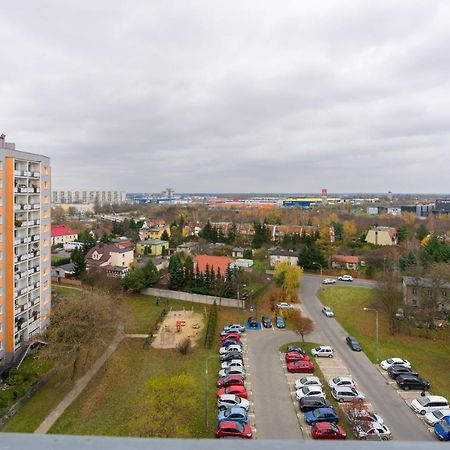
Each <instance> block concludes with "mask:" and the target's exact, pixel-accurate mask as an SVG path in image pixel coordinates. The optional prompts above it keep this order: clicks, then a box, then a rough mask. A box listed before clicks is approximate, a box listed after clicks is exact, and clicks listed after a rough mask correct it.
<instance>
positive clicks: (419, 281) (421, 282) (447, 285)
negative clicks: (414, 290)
mask: <svg viewBox="0 0 450 450" xmlns="http://www.w3.org/2000/svg"><path fill="white" fill-rule="evenodd" d="M403 282H404V283H405V284H406V286H413V287H414V286H418V287H427V288H439V289H441V288H444V289H450V282H448V281H446V282H443V283H440V284H438V283H437V282H435V283H433V280H431V279H430V278H420V277H403Z"/></svg>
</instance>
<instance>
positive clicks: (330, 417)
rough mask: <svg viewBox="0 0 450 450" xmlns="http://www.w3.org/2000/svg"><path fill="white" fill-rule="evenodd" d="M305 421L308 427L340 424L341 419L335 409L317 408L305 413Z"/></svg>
mask: <svg viewBox="0 0 450 450" xmlns="http://www.w3.org/2000/svg"><path fill="white" fill-rule="evenodd" d="M305 421H306V423H307V424H308V425H312V424H313V423H318V422H339V417H338V415H337V414H336V411H335V410H334V409H333V408H317V409H314V410H313V411H308V412H307V413H305Z"/></svg>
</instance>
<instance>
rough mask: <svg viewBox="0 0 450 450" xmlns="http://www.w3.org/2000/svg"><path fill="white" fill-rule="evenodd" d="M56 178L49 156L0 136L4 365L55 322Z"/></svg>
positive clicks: (0, 345) (0, 358)
mask: <svg viewBox="0 0 450 450" xmlns="http://www.w3.org/2000/svg"><path fill="white" fill-rule="evenodd" d="M50 182H51V171H50V160H49V158H47V157H46V156H42V155H38V154H33V153H27V152H23V151H18V150H16V148H15V144H12V143H7V142H6V141H5V136H4V135H1V136H0V194H1V207H0V236H1V239H0V274H1V275H0V364H5V363H9V362H11V360H13V359H14V356H15V355H16V354H18V353H19V352H18V351H19V349H20V348H21V347H25V346H26V345H27V344H28V343H29V342H31V341H32V340H33V338H34V337H35V336H37V335H38V334H40V333H41V332H42V331H43V330H44V329H45V327H46V326H47V324H48V323H49V318H50V309H51V286H50V280H51V267H50V247H51V244H50V239H51V236H50V220H51V219H50V213H51V185H50Z"/></svg>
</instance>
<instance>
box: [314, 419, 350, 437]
mask: <svg viewBox="0 0 450 450" xmlns="http://www.w3.org/2000/svg"><path fill="white" fill-rule="evenodd" d="M311 437H312V438H313V439H346V438H347V435H346V434H345V431H344V429H343V428H342V427H341V426H339V425H336V424H334V423H330V422H319V423H316V424H314V425H313V426H312V427H311Z"/></svg>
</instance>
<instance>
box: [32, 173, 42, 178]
mask: <svg viewBox="0 0 450 450" xmlns="http://www.w3.org/2000/svg"><path fill="white" fill-rule="evenodd" d="M29 176H30V177H33V178H40V177H41V173H40V172H30V175H29Z"/></svg>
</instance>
